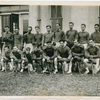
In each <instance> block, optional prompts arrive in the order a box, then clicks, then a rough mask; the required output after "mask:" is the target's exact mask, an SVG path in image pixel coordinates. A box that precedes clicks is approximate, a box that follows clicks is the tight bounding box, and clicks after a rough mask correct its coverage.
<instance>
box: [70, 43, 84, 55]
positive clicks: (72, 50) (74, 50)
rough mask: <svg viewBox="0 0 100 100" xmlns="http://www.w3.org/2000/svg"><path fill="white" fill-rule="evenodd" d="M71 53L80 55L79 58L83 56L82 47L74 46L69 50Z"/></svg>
mask: <svg viewBox="0 0 100 100" xmlns="http://www.w3.org/2000/svg"><path fill="white" fill-rule="evenodd" d="M71 52H72V53H77V54H81V56H84V47H83V46H82V45H77V46H75V45H74V46H73V47H72V49H71Z"/></svg>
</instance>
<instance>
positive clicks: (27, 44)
mask: <svg viewBox="0 0 100 100" xmlns="http://www.w3.org/2000/svg"><path fill="white" fill-rule="evenodd" d="M31 31H32V27H31V26H29V27H28V32H27V33H26V34H24V48H27V47H30V52H31V51H32V50H33V45H32V39H33V36H34V35H33V33H32V32H31Z"/></svg>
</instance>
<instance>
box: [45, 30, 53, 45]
mask: <svg viewBox="0 0 100 100" xmlns="http://www.w3.org/2000/svg"><path fill="white" fill-rule="evenodd" d="M52 40H53V33H51V32H50V33H45V34H44V43H47V42H48V41H52Z"/></svg>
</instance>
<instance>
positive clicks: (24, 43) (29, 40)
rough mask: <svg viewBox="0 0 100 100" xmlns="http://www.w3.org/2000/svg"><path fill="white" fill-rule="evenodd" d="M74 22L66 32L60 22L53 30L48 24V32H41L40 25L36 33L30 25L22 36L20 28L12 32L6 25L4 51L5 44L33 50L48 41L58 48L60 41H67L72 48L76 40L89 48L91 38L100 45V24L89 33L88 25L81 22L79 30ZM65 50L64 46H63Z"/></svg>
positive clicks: (3, 38) (46, 43)
mask: <svg viewBox="0 0 100 100" xmlns="http://www.w3.org/2000/svg"><path fill="white" fill-rule="evenodd" d="M73 27H74V23H73V22H69V30H68V31H67V32H66V34H65V33H64V31H62V30H61V29H60V24H59V23H57V24H56V30H55V31H54V32H51V26H50V25H47V26H46V29H47V32H46V33H45V34H42V33H41V32H40V27H39V26H36V27H35V30H36V34H33V33H32V32H31V31H32V27H31V26H29V27H28V32H27V33H26V34H24V35H23V36H21V35H20V34H19V29H17V28H16V29H15V30H14V33H13V34H12V33H11V32H10V31H9V27H8V26H6V27H5V32H4V33H2V37H1V42H3V47H2V52H3V51H4V47H5V46H9V49H10V50H12V48H13V46H17V47H18V49H19V50H23V48H24V49H25V48H27V47H29V48H30V52H32V51H33V50H34V49H35V48H43V47H44V46H47V45H48V43H52V45H54V46H55V47H56V48H57V47H59V46H60V41H66V42H65V44H64V45H67V46H68V47H69V48H70V49H71V48H72V46H73V45H74V41H75V40H77V41H78V42H79V43H80V44H81V45H83V46H84V48H85V49H86V48H87V44H88V41H89V39H91V40H93V41H94V43H97V45H100V44H99V43H100V32H99V25H98V24H95V25H94V28H95V32H94V33H92V34H91V36H90V35H89V33H88V32H86V31H85V29H86V25H85V24H81V31H80V32H77V30H74V29H73ZM63 50H64V48H63Z"/></svg>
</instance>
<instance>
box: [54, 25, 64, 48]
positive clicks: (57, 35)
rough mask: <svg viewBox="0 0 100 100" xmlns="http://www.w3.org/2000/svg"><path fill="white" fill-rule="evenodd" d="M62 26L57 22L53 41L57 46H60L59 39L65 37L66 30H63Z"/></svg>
mask: <svg viewBox="0 0 100 100" xmlns="http://www.w3.org/2000/svg"><path fill="white" fill-rule="evenodd" d="M60 28H61V27H60V24H59V23H56V30H55V31H54V35H53V41H54V43H55V45H56V47H59V46H60V43H59V41H60V40H62V39H64V38H65V34H64V31H62V30H61V29H60Z"/></svg>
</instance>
